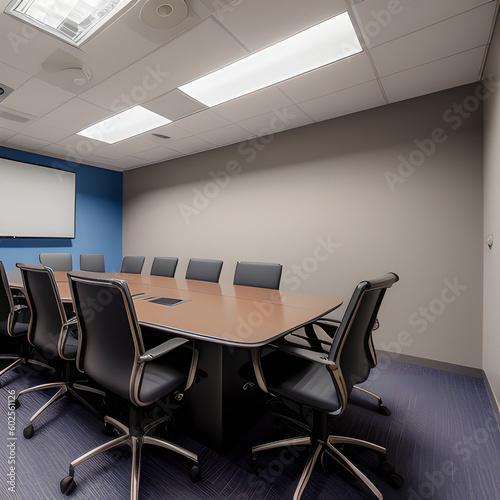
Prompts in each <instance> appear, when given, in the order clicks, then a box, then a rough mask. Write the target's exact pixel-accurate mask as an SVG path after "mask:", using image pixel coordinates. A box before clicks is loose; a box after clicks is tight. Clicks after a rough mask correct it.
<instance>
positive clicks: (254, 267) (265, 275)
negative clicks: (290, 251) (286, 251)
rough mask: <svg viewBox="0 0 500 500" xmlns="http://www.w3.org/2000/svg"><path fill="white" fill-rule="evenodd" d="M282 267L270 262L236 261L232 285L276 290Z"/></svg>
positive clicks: (278, 285)
mask: <svg viewBox="0 0 500 500" xmlns="http://www.w3.org/2000/svg"><path fill="white" fill-rule="evenodd" d="M282 267H283V266H282V265H281V264H273V263H270V262H238V263H237V264H236V269H235V271H234V280H233V285H245V286H256V287H260V288H272V289H274V290H278V288H279V287H280V280H281V270H282Z"/></svg>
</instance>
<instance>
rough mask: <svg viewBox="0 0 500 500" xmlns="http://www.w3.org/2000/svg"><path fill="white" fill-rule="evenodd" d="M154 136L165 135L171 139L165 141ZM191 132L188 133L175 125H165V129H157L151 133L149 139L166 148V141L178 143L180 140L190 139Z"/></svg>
mask: <svg viewBox="0 0 500 500" xmlns="http://www.w3.org/2000/svg"><path fill="white" fill-rule="evenodd" d="M153 134H160V135H165V136H167V137H168V138H169V139H164V138H162V137H157V136H154V135H153ZM191 135H193V134H191V132H188V131H187V130H184V129H182V128H179V127H177V126H176V125H174V124H173V123H169V124H168V125H164V126H163V127H158V128H155V129H154V130H151V131H150V132H149V136H148V137H149V139H151V140H152V141H154V142H156V143H158V144H159V145H160V146H165V145H166V142H165V141H170V142H172V141H178V140H179V139H184V138H186V137H190V136H191Z"/></svg>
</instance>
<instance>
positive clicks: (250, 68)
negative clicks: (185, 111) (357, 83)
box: [179, 12, 363, 106]
mask: <svg viewBox="0 0 500 500" xmlns="http://www.w3.org/2000/svg"><path fill="white" fill-rule="evenodd" d="M362 50H363V49H362V48H361V45H360V44H359V40H358V37H357V36H356V32H355V31H354V27H353V25H352V23H351V20H350V18H349V14H348V13H347V12H344V13H343V14H339V15H338V16H335V17H333V18H331V19H328V20H327V21H323V22H322V23H320V24H317V25H316V26H313V27H312V28H309V29H307V30H305V31H302V32H300V33H298V34H296V35H293V36H291V37H290V38H287V39H285V40H283V41H281V42H279V43H277V44H275V45H271V46H270V47H267V48H265V49H263V50H261V51H259V52H256V53H255V54H252V55H250V56H248V57H245V58H244V59H240V60H239V61H236V62H234V63H232V64H230V65H228V66H225V67H224V68H221V69H219V70H217V71H214V72H213V73H210V74H208V75H206V76H203V77H201V78H199V79H197V80H194V81H192V82H190V83H188V84H186V85H183V86H181V87H179V89H180V90H182V92H184V93H186V94H187V95H189V96H191V97H192V98H194V99H196V100H197V101H200V102H202V103H203V104H205V105H207V106H215V105H216V104H220V103H222V102H226V101H229V100H230V99H234V98H236V97H240V96H242V95H245V94H248V93H250V92H254V91H256V90H259V89H262V88H264V87H268V86H269V85H273V84H275V83H278V82H281V81H283V80H286V79H288V78H292V77H294V76H297V75H300V74H302V73H305V72H307V71H311V70H313V69H316V68H319V67H321V66H324V65H326V64H330V63H332V62H335V61H338V60H340V59H344V58H345V57H348V56H351V55H353V54H357V53H358V52H361V51H362Z"/></svg>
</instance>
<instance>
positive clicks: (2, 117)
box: [0, 99, 36, 132]
mask: <svg viewBox="0 0 500 500" xmlns="http://www.w3.org/2000/svg"><path fill="white" fill-rule="evenodd" d="M5 100H7V99H5ZM35 119H36V117H35V116H33V115H30V114H28V113H22V112H21V111H18V110H16V109H11V108H8V107H7V106H3V105H0V127H3V128H6V129H9V130H13V131H15V132H19V131H20V130H22V129H23V128H24V127H26V126H27V125H29V124H30V123H32V122H33V120H35Z"/></svg>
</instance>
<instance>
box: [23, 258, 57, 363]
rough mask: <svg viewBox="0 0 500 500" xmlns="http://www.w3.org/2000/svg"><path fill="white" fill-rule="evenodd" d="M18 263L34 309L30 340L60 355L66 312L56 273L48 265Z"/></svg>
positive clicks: (32, 309)
mask: <svg viewBox="0 0 500 500" xmlns="http://www.w3.org/2000/svg"><path fill="white" fill-rule="evenodd" d="M16 265H17V267H18V268H19V269H20V270H21V277H22V279H23V285H24V293H25V295H26V300H27V301H28V304H29V307H30V309H31V319H30V324H29V330H28V340H29V341H30V343H31V344H32V345H34V346H36V347H38V348H39V349H40V350H42V351H43V352H44V354H46V355H48V356H52V357H54V358H55V357H57V356H61V352H62V343H63V340H64V339H63V338H62V335H61V334H62V330H63V325H64V323H65V322H66V313H65V311H64V307H63V304H62V302H61V297H60V296H59V291H58V289H57V284H56V280H55V278H54V273H53V272H52V269H51V268H49V267H46V266H38V265H26V264H16Z"/></svg>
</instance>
